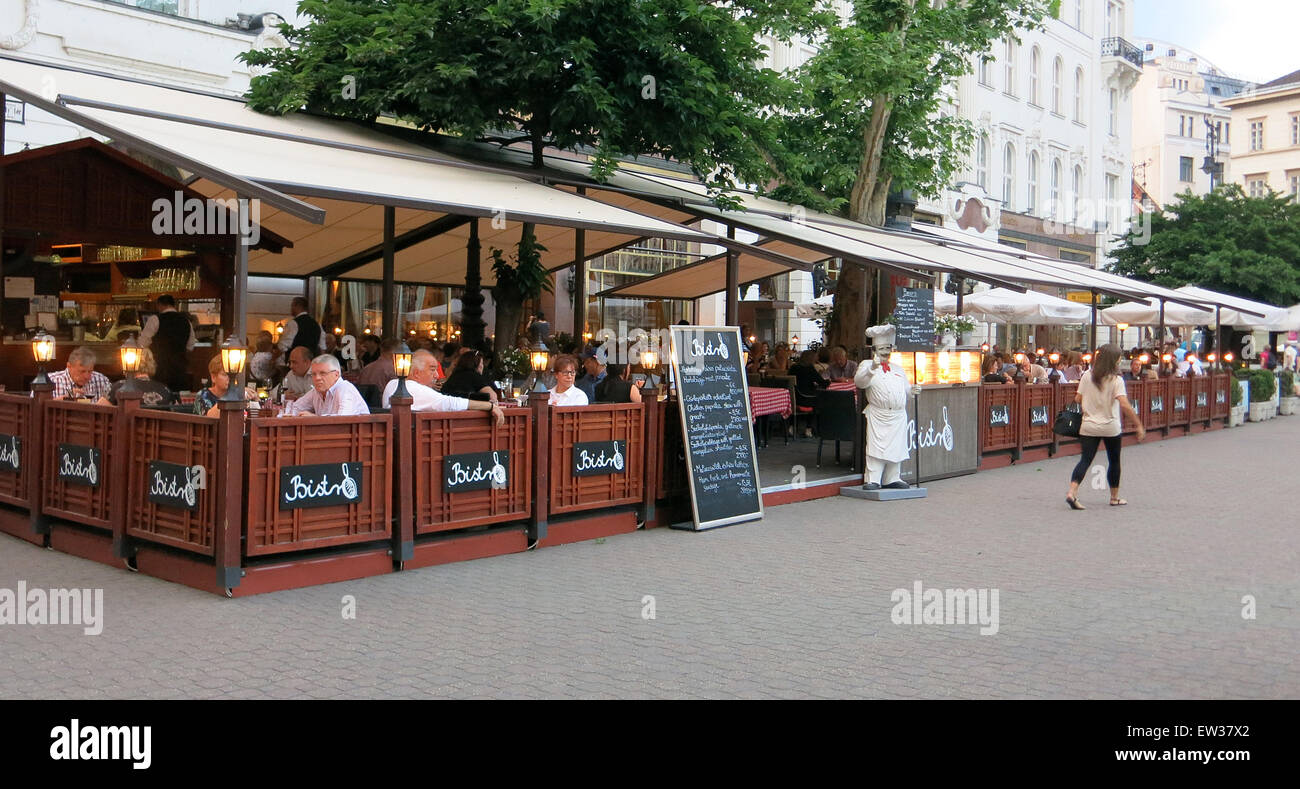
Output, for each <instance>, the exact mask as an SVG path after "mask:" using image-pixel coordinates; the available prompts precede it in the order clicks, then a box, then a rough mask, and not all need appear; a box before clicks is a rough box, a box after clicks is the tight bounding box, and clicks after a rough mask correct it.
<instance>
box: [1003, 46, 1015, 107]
mask: <svg viewBox="0 0 1300 789" xmlns="http://www.w3.org/2000/svg"><path fill="white" fill-rule="evenodd" d="M1002 58H1003V63H1002V77H1003V83H1004V86H1003V88H1002V89H1003V91H1005V92H1006V94H1007V95H1008V96H1015V95H1016V42H1015V41H1014V40H1013V39H1011V38H1007V43H1006V47H1005V48H1004V49H1003V52H1002Z"/></svg>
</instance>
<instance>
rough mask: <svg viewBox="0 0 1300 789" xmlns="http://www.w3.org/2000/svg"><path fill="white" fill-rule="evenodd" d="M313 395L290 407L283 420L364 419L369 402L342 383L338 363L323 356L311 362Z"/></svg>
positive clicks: (304, 397) (285, 409) (353, 387)
mask: <svg viewBox="0 0 1300 789" xmlns="http://www.w3.org/2000/svg"><path fill="white" fill-rule="evenodd" d="M310 376H311V391H310V392H308V393H307V394H305V395H303V396H302V397H299V398H298V399H297V400H294V401H292V402H290V403H288V404H287V405H286V406H285V408H284V413H283V414H282V416H307V415H309V414H313V415H315V416H365V415H367V414H369V413H370V407H369V406H368V405H366V399H365V398H364V397H362V396H361V393H360V392H358V391H357V388H356V387H355V386H353V385H352V384H350V383H348V382H347V381H345V380H343V371H342V369H341V368H340V367H339V360H338V359H335V358H334V357H333V356H331V355H330V354H323V355H321V356H317V357H316V358H315V359H312V360H311V370H310Z"/></svg>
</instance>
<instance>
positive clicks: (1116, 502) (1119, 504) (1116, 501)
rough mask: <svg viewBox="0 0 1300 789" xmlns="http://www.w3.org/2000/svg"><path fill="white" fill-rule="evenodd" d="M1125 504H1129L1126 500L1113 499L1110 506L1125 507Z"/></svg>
mask: <svg viewBox="0 0 1300 789" xmlns="http://www.w3.org/2000/svg"><path fill="white" fill-rule="evenodd" d="M1125 504H1128V502H1127V501H1125V500H1124V499H1111V500H1110V506H1112V507H1123V506H1124V505H1125Z"/></svg>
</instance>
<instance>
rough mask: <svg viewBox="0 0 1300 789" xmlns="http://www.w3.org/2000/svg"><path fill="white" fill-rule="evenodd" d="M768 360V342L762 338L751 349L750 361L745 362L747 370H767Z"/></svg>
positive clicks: (757, 372)
mask: <svg viewBox="0 0 1300 789" xmlns="http://www.w3.org/2000/svg"><path fill="white" fill-rule="evenodd" d="M767 362H768V359H767V343H765V342H763V341H762V340H760V341H758V342H756V343H754V344H753V345H752V346H751V347H750V349H749V362H747V363H746V364H745V372H749V373H755V374H762V373H763V372H764V371H765V370H767Z"/></svg>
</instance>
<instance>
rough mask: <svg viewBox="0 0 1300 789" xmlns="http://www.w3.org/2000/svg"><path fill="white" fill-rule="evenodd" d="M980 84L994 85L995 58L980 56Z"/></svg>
mask: <svg viewBox="0 0 1300 789" xmlns="http://www.w3.org/2000/svg"><path fill="white" fill-rule="evenodd" d="M979 80H980V84H981V85H984V86H986V87H990V88H991V87H993V59H992V58H980V68H979Z"/></svg>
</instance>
